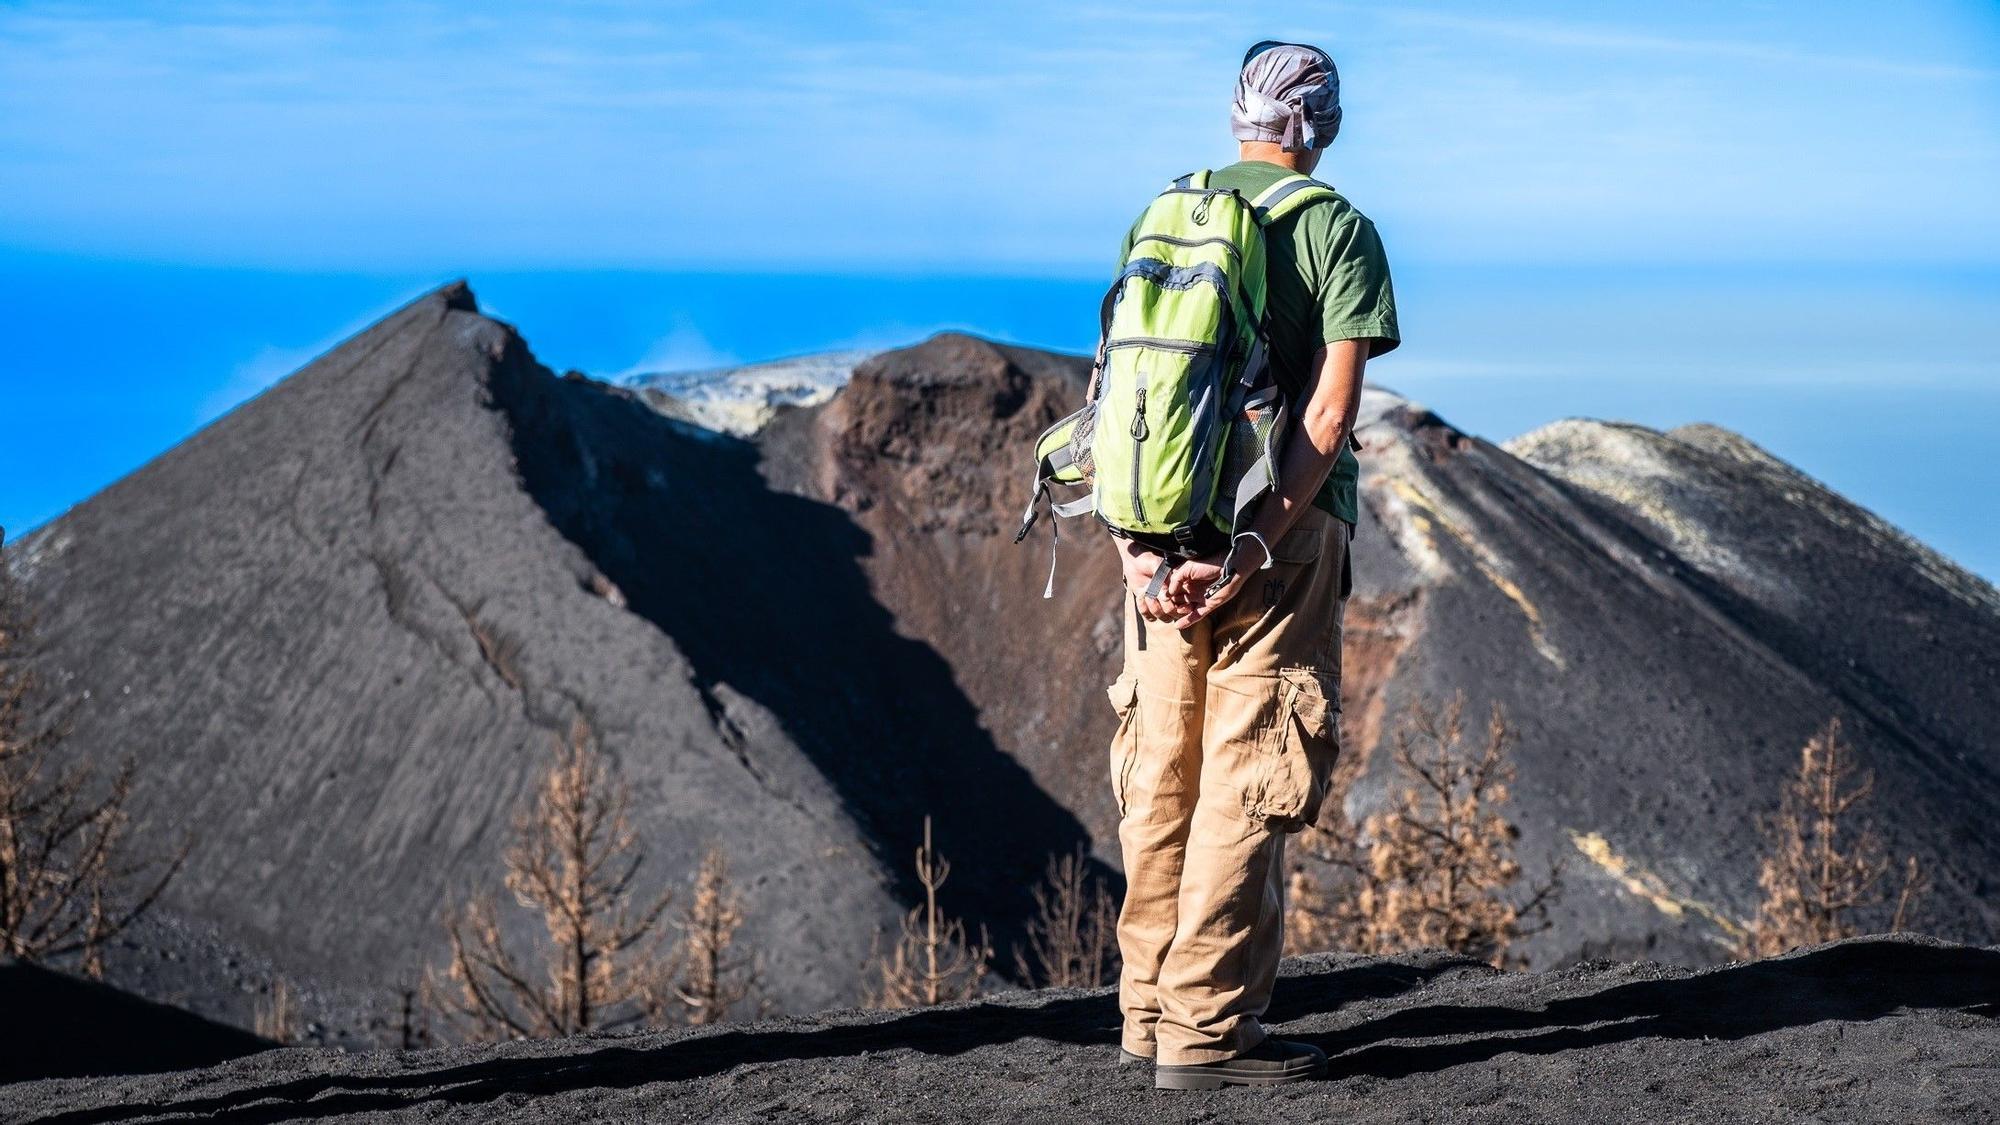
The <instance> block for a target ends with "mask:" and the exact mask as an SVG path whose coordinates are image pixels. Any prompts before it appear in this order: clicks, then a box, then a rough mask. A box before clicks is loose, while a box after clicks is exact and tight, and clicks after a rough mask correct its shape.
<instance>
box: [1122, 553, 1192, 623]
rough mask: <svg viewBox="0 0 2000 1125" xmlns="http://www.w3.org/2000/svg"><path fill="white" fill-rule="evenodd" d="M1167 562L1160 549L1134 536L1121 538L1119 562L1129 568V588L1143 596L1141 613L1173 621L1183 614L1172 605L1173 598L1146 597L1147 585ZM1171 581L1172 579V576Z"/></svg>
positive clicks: (1148, 617) (1149, 617) (1141, 597)
mask: <svg viewBox="0 0 2000 1125" xmlns="http://www.w3.org/2000/svg"><path fill="white" fill-rule="evenodd" d="M1166 561H1167V560H1166V558H1165V557H1164V556H1162V555H1160V554H1159V553H1158V552H1156V551H1149V550H1147V549H1146V548H1144V547H1141V546H1140V545H1138V544H1137V543H1134V542H1132V541H1131V540H1130V539H1120V540H1118V565H1119V566H1120V567H1122V568H1123V569H1124V571H1125V587H1126V589H1129V590H1131V591H1132V596H1133V597H1135V598H1137V599H1139V616H1141V617H1143V618H1145V619H1146V620H1148V621H1172V620H1173V619H1175V618H1176V617H1179V616H1180V615H1181V613H1182V610H1181V609H1180V608H1179V607H1177V606H1175V605H1173V604H1172V598H1171V597H1159V598H1149V597H1147V596H1146V587H1148V586H1150V585H1152V583H1153V574H1154V572H1155V571H1157V570H1159V569H1160V567H1161V566H1163V565H1165V564H1166ZM1168 581H1169V582H1171V581H1172V576H1171V575H1170V576H1169V578H1168Z"/></svg>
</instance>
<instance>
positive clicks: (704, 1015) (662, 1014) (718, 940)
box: [649, 848, 761, 1026]
mask: <svg viewBox="0 0 2000 1125" xmlns="http://www.w3.org/2000/svg"><path fill="white" fill-rule="evenodd" d="M742 925H743V899H742V896H741V895H739V894H738V893H737V892H736V889H735V887H733V886H731V885H730V882H729V865H728V861H727V859H726V858H725V857H724V855H723V853H722V850H721V849H720V848H710V849H709V851H708V854H707V855H705V856H703V857H702V861H701V867H700V869H699V870H697V871H696V872H695V877H694V890H693V893H692V894H691V895H690V896H689V898H688V904H687V907H686V909H684V910H683V911H681V915H680V917H679V918H677V919H675V920H674V926H675V928H677V929H679V930H680V932H681V940H680V944H679V946H678V947H677V948H676V949H675V950H674V953H673V955H672V957H671V958H670V959H669V961H668V968H667V976H666V978H665V980H664V983H665V985H666V990H665V994H664V996H658V997H656V998H655V999H654V1000H653V1001H652V1003H651V1004H650V1005H649V1007H650V1008H651V1011H652V1014H653V1016H654V1018H655V1019H659V1020H663V1021H664V1020H673V1021H674V1022H679V1023H685V1024H690V1025H694V1026H700V1025H702V1024H711V1023H721V1022H722V1021H724V1020H726V1019H728V1018H729V1012H730V1009H732V1008H734V1007H735V1006H737V1005H738V1004H741V1003H743V1002H745V1001H746V1000H749V999H751V998H752V997H753V996H754V995H755V994H756V993H757V991H758V990H759V987H760V982H759V979H758V976H759V974H758V970H757V964H756V959H755V958H753V957H744V956H741V955H739V954H738V953H737V952H735V949H734V947H735V944H736V931H737V930H738V929H739V928H740V927H741V926H742ZM760 1010H761V1006H760Z"/></svg>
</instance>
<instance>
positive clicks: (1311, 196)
mask: <svg viewBox="0 0 2000 1125" xmlns="http://www.w3.org/2000/svg"><path fill="white" fill-rule="evenodd" d="M1333 198H1335V196H1334V193H1333V189H1332V188H1330V187H1328V186H1326V185H1325V184H1323V183H1320V182H1319V181H1318V180H1315V179H1313V178H1312V177H1311V176H1307V175H1304V174H1302V173H1299V172H1294V173H1292V174H1291V175H1289V176H1286V177H1285V178H1284V179H1282V180H1279V181H1278V182H1277V183H1275V184H1272V185H1271V186H1270V187H1268V188H1265V189H1264V190H1263V191H1262V192H1261V193H1259V194H1258V196H1257V198H1255V199H1253V200H1251V201H1250V213H1251V214H1252V215H1255V216H1256V217H1257V222H1258V223H1259V224H1260V225H1262V226H1269V225H1271V224H1272V223H1275V222H1277V221H1278V220H1279V219H1282V218H1284V217H1285V216H1286V215H1289V214H1291V213H1292V212H1294V211H1297V210H1298V209H1299V208H1301V207H1305V206H1308V205H1310V204H1313V203H1317V202H1319V201H1320V200H1322V199H1333Z"/></svg>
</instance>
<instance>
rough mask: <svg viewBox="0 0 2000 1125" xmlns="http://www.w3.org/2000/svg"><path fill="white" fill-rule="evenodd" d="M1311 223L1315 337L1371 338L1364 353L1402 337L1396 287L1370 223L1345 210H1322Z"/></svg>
mask: <svg viewBox="0 0 2000 1125" xmlns="http://www.w3.org/2000/svg"><path fill="white" fill-rule="evenodd" d="M1328 210H1330V209H1328ZM1316 225H1317V226H1318V227H1319V228H1320V229H1319V230H1318V231H1316V232H1315V233H1316V234H1317V235H1318V237H1316V238H1314V240H1313V241H1314V242H1315V243H1316V245H1315V246H1313V248H1312V250H1313V252H1312V254H1311V256H1310V260H1311V261H1312V264H1313V273H1314V274H1315V275H1316V276H1314V277H1313V278H1311V281H1312V286H1313V292H1314V293H1315V294H1316V295H1317V297H1318V301H1319V321H1320V326H1319V338H1320V342H1321V343H1326V344H1331V343H1335V342H1337V341H1340V340H1373V341H1374V342H1375V343H1374V346H1373V347H1372V348H1371V349H1370V350H1369V354H1370V355H1381V354H1382V353H1383V352H1386V351H1389V350H1390V349H1392V348H1394V347H1395V346H1396V345H1397V344H1399V343H1401V342H1402V339H1403V337H1402V333H1401V332H1400V331H1398V330H1397V327H1396V289H1395V286H1394V285H1393V284H1392V283H1391V282H1390V280H1389V257H1388V255H1387V254H1385V253H1383V251H1382V238H1381V236H1380V235H1378V234H1376V233H1375V224H1374V223H1371V222H1369V221H1368V219H1367V217H1366V216H1363V215H1359V214H1356V213H1354V212H1351V211H1350V212H1347V213H1346V214H1343V215H1339V216H1334V215H1327V216H1325V217H1324V218H1323V219H1322V220H1321V222H1320V223H1318V224H1316Z"/></svg>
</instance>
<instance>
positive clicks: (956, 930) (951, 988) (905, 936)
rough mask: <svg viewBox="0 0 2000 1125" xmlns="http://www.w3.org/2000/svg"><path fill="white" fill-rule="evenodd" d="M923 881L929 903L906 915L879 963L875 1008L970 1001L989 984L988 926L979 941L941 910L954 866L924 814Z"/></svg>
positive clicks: (872, 994)
mask: <svg viewBox="0 0 2000 1125" xmlns="http://www.w3.org/2000/svg"><path fill="white" fill-rule="evenodd" d="M916 866H917V882H918V884H920V885H921V886H922V887H923V888H924V901H923V902H921V903H919V904H918V905H916V906H914V907H911V908H910V912H909V913H908V914H906V915H904V916H903V922H902V932H901V934H900V935H899V936H898V938H897V940H896V944H895V945H894V946H893V947H892V948H891V949H890V950H889V952H888V953H887V954H886V955H882V956H878V957H877V958H876V960H875V964H874V966H873V974H872V975H873V976H874V977H875V981H874V982H873V983H872V984H871V985H870V986H869V988H868V993H867V1002H868V1006H869V1007H871V1008H914V1007H917V1006H919V1005H923V1004H941V1003H943V1002H945V1001H947V1000H970V999H972V998H973V997H975V996H977V995H979V991H980V988H981V987H982V986H983V985H984V984H985V981H986V973H987V967H988V965H989V963H990V962H991V961H992V958H993V946H992V943H991V942H989V941H988V940H987V936H986V932H985V931H984V930H983V929H982V930H981V931H980V934H979V937H978V939H977V940H974V939H972V938H971V937H970V936H969V935H968V934H967V932H966V928H965V923H964V922H962V921H959V920H958V919H956V918H948V917H946V916H945V914H944V912H943V911H941V910H939V909H938V901H937V893H938V888H940V887H942V886H944V882H945V880H946V879H947V878H949V877H950V875H951V864H950V862H948V861H947V860H945V859H944V857H942V856H940V855H938V854H937V851H936V850H935V849H934V848H933V847H932V846H931V818H930V817H925V818H924V843H923V846H922V847H920V848H918V849H917V861H916Z"/></svg>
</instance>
